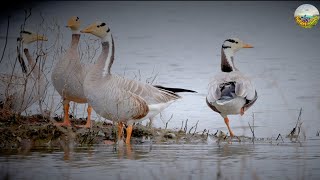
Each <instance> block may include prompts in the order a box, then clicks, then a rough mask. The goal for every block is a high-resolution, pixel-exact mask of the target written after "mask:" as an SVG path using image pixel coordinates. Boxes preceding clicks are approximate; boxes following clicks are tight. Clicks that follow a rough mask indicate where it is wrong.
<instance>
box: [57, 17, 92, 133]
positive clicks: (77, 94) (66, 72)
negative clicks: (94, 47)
mask: <svg viewBox="0 0 320 180" xmlns="http://www.w3.org/2000/svg"><path fill="white" fill-rule="evenodd" d="M66 27H68V28H70V29H71V31H72V39H71V44H70V47H69V48H68V49H67V52H66V54H65V55H64V56H63V57H62V58H61V59H60V60H59V62H58V63H57V64H56V66H55V67H54V69H53V72H52V75H51V80H52V83H53V86H54V88H55V89H56V90H57V91H58V93H59V94H60V96H61V97H62V99H63V110H64V121H63V122H62V123H57V125H63V126H71V123H70V120H69V103H70V101H73V102H76V103H87V98H86V97H85V95H84V92H83V81H84V78H85V76H86V67H85V66H84V65H83V64H81V63H80V56H79V51H78V44H79V40H80V29H79V28H80V19H79V17H76V16H73V17H71V18H70V19H69V21H68V24H67V26H66ZM91 110H92V108H91V106H90V105H88V108H87V112H88V118H87V123H86V125H85V126H84V127H86V128H90V127H91V117H90V116H91Z"/></svg>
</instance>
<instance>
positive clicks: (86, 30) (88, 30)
mask: <svg viewBox="0 0 320 180" xmlns="http://www.w3.org/2000/svg"><path fill="white" fill-rule="evenodd" d="M96 26H97V25H96V24H95V23H94V24H91V25H89V26H88V27H86V28H84V29H82V30H81V31H80V32H81V33H91V32H93V31H94V29H95V28H96Z"/></svg>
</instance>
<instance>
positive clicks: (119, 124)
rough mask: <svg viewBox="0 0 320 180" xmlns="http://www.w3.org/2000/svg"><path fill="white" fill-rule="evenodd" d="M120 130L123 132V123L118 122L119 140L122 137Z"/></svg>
mask: <svg viewBox="0 0 320 180" xmlns="http://www.w3.org/2000/svg"><path fill="white" fill-rule="evenodd" d="M122 132H123V123H122V122H119V123H118V141H121V139H122Z"/></svg>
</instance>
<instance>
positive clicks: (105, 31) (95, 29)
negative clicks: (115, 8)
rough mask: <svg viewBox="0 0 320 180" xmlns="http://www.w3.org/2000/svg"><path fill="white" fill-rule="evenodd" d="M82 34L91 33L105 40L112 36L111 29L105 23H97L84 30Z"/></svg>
mask: <svg viewBox="0 0 320 180" xmlns="http://www.w3.org/2000/svg"><path fill="white" fill-rule="evenodd" d="M80 32H82V33H90V34H93V35H95V36H97V37H99V38H101V39H105V38H106V37H107V36H108V35H110V28H109V26H108V25H107V24H106V23H104V22H95V23H92V24H91V25H89V26H88V27H86V28H84V29H83V30H81V31H80Z"/></svg>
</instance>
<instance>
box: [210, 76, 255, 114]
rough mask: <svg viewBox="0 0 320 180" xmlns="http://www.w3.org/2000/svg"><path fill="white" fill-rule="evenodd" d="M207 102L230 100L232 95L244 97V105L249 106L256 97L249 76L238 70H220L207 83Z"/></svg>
mask: <svg viewBox="0 0 320 180" xmlns="http://www.w3.org/2000/svg"><path fill="white" fill-rule="evenodd" d="M208 89H209V90H208V95H207V103H210V104H212V103H213V102H215V101H217V100H231V99H233V98H234V97H236V96H238V97H243V98H245V99H246V104H245V105H244V107H247V108H249V107H250V106H251V105H252V104H253V103H254V102H255V101H256V100H257V98H258V96H257V92H256V90H255V88H254V86H253V84H252V83H251V80H250V78H248V77H247V76H245V75H243V74H242V73H241V72H239V71H234V72H230V73H225V72H221V73H219V74H218V75H216V76H215V77H214V78H213V80H212V81H211V82H210V83H209V87H208Z"/></svg>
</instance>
